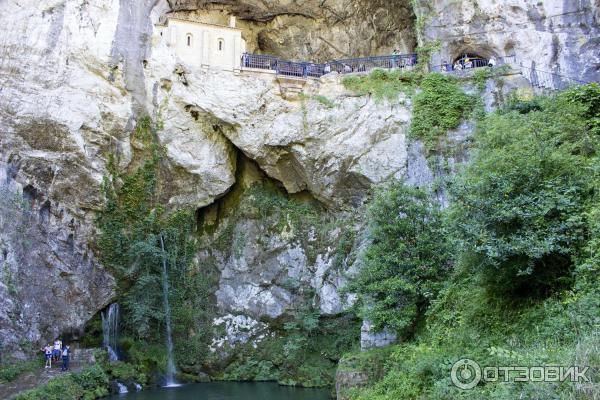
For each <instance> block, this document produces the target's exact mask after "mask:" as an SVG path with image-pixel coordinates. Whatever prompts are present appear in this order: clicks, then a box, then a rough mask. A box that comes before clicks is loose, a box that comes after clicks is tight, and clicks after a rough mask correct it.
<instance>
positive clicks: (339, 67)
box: [242, 53, 417, 78]
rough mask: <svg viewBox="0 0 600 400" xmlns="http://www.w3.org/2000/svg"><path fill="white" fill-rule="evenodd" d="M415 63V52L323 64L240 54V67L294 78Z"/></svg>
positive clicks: (397, 66)
mask: <svg viewBox="0 0 600 400" xmlns="http://www.w3.org/2000/svg"><path fill="white" fill-rule="evenodd" d="M416 63H417V55H416V54H398V55H392V56H377V57H363V58H348V59H344V60H335V61H331V62H328V63H324V64H317V63H310V62H295V61H286V60H281V59H279V58H277V57H273V56H267V55H262V54H249V53H244V54H243V55H242V68H257V69H265V70H272V71H275V72H276V73H277V75H283V76H291V77H296V78H308V77H310V78H320V77H321V76H323V75H326V74H328V73H330V72H338V73H340V74H349V73H353V72H368V71H371V70H373V69H376V68H382V69H393V68H408V67H412V66H414V65H416Z"/></svg>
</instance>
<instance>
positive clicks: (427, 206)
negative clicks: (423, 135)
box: [347, 182, 448, 334]
mask: <svg viewBox="0 0 600 400" xmlns="http://www.w3.org/2000/svg"><path fill="white" fill-rule="evenodd" d="M369 218H370V221H371V224H370V227H369V229H370V237H371V244H370V245H369V246H368V248H367V250H366V252H365V254H364V260H363V261H364V265H363V267H362V268H361V270H360V273H359V274H358V275H357V276H356V277H355V278H354V279H353V280H352V282H351V283H350V284H349V286H348V288H347V290H348V291H351V292H356V293H358V294H359V296H360V300H359V305H360V307H361V311H362V314H363V315H364V316H365V317H367V318H369V319H370V320H372V321H373V323H374V325H375V328H376V329H383V328H384V327H386V326H388V327H390V328H392V329H395V330H396V331H398V332H400V333H404V334H406V333H408V331H409V330H410V328H412V326H413V325H414V324H415V322H416V319H417V317H418V315H419V314H420V313H422V312H423V311H424V309H425V308H426V307H427V305H428V303H429V301H430V300H431V299H433V298H434V297H435V295H436V293H437V292H438V290H439V287H440V284H441V282H442V281H443V279H444V275H445V274H446V273H447V267H448V265H447V263H448V249H447V248H446V243H445V240H444V238H445V236H446V234H445V232H444V230H443V227H442V225H441V220H440V210H439V208H438V206H437V205H436V204H434V201H433V200H432V199H430V198H429V196H428V194H427V193H426V192H425V191H423V190H420V189H416V188H410V187H407V186H405V185H403V184H402V183H400V182H397V183H394V184H392V185H391V186H389V187H387V188H385V189H384V190H382V191H380V192H379V193H378V194H377V195H376V197H375V199H374V200H373V202H372V204H371V206H370V208H369Z"/></svg>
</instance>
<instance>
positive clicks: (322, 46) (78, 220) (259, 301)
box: [0, 0, 598, 350]
mask: <svg viewBox="0 0 600 400" xmlns="http://www.w3.org/2000/svg"><path fill="white" fill-rule="evenodd" d="M421 3H422V4H421V6H420V7H419V10H418V11H419V12H418V13H419V15H425V16H429V15H431V16H430V17H428V18H426V19H425V20H424V26H425V33H426V37H427V38H428V39H435V38H439V39H441V40H442V55H441V56H440V57H447V56H450V55H451V54H455V53H457V52H462V51H471V50H472V51H475V50H477V52H482V53H484V54H482V55H486V54H485V51H488V52H489V53H490V54H491V53H494V54H499V55H503V54H506V53H509V52H510V51H513V50H514V52H516V53H517V56H520V57H522V58H523V59H527V60H536V63H537V64H535V65H536V66H540V67H541V66H543V67H547V68H550V67H551V66H553V65H554V64H553V63H556V65H558V67H556V68H558V69H559V70H560V71H561V72H565V73H568V74H571V75H573V74H574V75H575V76H579V77H586V78H590V77H594V76H597V58H596V57H597V56H598V51H597V46H598V42H597V39H595V38H596V37H597V36H598V34H597V32H598V31H597V25H598V24H597V22H598V6H597V4H594V5H592V4H591V3H590V2H589V1H584V0H582V1H578V2H567V1H564V2H563V1H558V0H553V1H546V2H544V4H543V6H542V5H538V4H537V3H536V4H535V5H534V4H533V2H527V3H526V5H525V6H523V5H522V4H521V3H522V2H516V1H511V0H504V1H501V2H496V3H492V2H487V1H480V2H478V3H477V4H475V3H470V2H460V3H456V2H448V1H443V0H437V1H434V2H424V1H423V2H421ZM517 3H518V4H517ZM459 4H461V5H459ZM171 11H172V12H176V13H186V14H185V15H188V14H189V17H190V18H197V19H199V20H203V19H207V20H210V21H217V20H218V21H217V22H224V21H225V20H224V18H226V16H227V13H228V12H232V13H234V14H236V15H238V16H239V17H240V19H241V21H239V24H240V26H241V27H242V29H243V30H244V36H245V39H246V40H247V42H248V44H249V50H251V51H260V52H264V53H273V54H276V55H279V56H282V57H285V58H291V59H307V58H311V59H315V60H324V59H330V58H340V57H345V56H361V55H373V54H388V53H389V52H390V51H391V50H392V49H393V48H397V47H399V48H400V49H401V50H402V51H405V52H408V51H413V50H414V47H415V40H416V39H415V35H414V34H413V33H412V32H413V27H414V25H415V20H414V19H415V17H414V15H413V11H412V9H411V7H410V6H409V1H407V0H396V1H392V2H389V1H383V0H377V1H367V0H331V1H316V0H309V1H306V2H296V1H288V0H280V1H275V0H266V1H254V0H240V1H235V2H233V1H225V0H222V1H220V0H211V1H202V0H195V1H192V0H188V1H185V0H181V1H180V0H171V1H170V2H167V1H166V0H129V1H125V0H87V1H75V0H19V1H16V0H5V1H2V2H0V38H1V39H0V49H1V50H2V58H1V60H0V164H1V165H0V186H1V191H2V193H3V198H4V199H5V200H3V201H5V203H4V204H5V206H4V207H2V209H0V223H1V224H2V226H3V229H2V231H1V232H0V262H1V264H0V266H1V267H2V270H3V272H2V275H1V283H0V298H1V299H2V300H1V302H0V338H1V339H2V345H3V346H5V347H7V348H9V349H16V350H27V349H25V348H23V346H22V343H25V342H27V343H31V344H32V345H33V346H34V348H35V346H39V345H40V344H42V341H47V340H50V339H52V338H53V337H56V336H58V335H60V334H65V333H68V332H70V331H74V333H75V331H76V330H77V329H79V328H80V327H81V326H82V325H83V324H84V323H85V322H86V321H87V320H88V319H89V318H90V317H91V316H92V315H93V314H94V313H96V312H97V311H98V310H100V309H102V308H103V307H105V306H106V305H107V304H108V303H109V302H110V301H111V298H112V297H114V295H115V293H114V290H115V284H114V282H113V279H112V277H111V276H110V273H109V272H108V271H106V270H105V269H103V268H102V266H101V265H100V264H99V262H98V260H97V255H96V254H94V251H93V250H94V246H93V241H94V237H95V235H96V231H95V228H94V218H95V213H96V212H97V211H98V210H99V209H100V208H101V207H102V204H103V203H102V202H103V196H102V190H101V183H102V179H103V176H104V175H106V173H107V164H108V160H109V159H111V158H112V159H115V160H116V161H117V164H118V166H119V167H120V168H121V169H123V170H126V169H127V168H132V167H133V166H135V165H136V161H138V160H136V148H135V141H133V142H132V140H131V132H132V131H133V129H134V128H135V124H136V121H137V120H139V119H140V118H141V117H143V116H144V115H146V114H147V115H150V116H151V117H153V118H154V119H155V120H157V121H159V122H161V123H162V126H163V127H162V129H161V130H160V132H159V141H160V143H161V145H163V146H164V148H165V149H166V160H165V165H164V168H165V171H163V175H162V176H166V177H167V179H165V183H164V187H161V190H160V193H161V196H163V199H162V200H164V202H165V203H166V204H168V205H169V207H171V208H179V207H189V208H198V209H202V208H204V207H206V206H209V205H211V204H213V203H215V201H216V200H218V199H219V198H222V197H223V196H224V195H226V194H227V193H228V192H230V191H231V190H232V188H233V187H234V186H235V184H236V183H239V182H238V180H239V178H238V176H239V169H240V166H239V165H238V164H239V163H238V160H239V159H241V158H243V157H245V158H248V159H251V160H253V162H254V163H255V164H256V166H257V169H258V170H259V171H260V173H259V174H258V175H260V176H261V178H260V179H268V180H271V181H275V182H279V183H280V184H281V186H282V187H283V188H284V189H285V190H284V191H285V192H287V194H295V195H297V196H307V197H309V198H311V199H316V200H317V201H318V202H320V203H321V205H322V206H324V207H325V208H327V209H329V210H338V209H339V208H341V207H344V206H348V205H357V204H360V202H361V201H362V200H363V199H364V196H365V194H366V193H367V192H368V190H369V189H370V188H371V187H372V186H373V185H376V184H379V183H381V182H385V181H386V180H388V179H391V178H400V177H405V176H407V177H408V178H409V179H414V180H415V181H417V182H421V181H422V182H429V180H431V179H432V177H433V176H434V173H432V172H431V171H428V167H427V165H426V163H424V162H423V158H422V157H420V150H419V148H418V145H415V144H409V143H408V141H407V139H406V132H407V128H408V126H409V123H410V118H411V115H410V108H411V104H410V100H409V99H408V98H406V97H404V96H402V95H401V96H399V97H398V98H397V99H395V101H392V102H376V101H375V100H373V99H372V98H370V97H368V96H362V97H360V96H355V95H354V94H352V93H349V92H348V91H346V90H345V89H344V88H343V85H342V84H341V80H340V77H338V76H335V75H331V76H329V77H326V78H323V79H321V80H319V81H310V82H308V83H306V84H305V85H304V87H303V91H304V95H303V96H298V94H297V93H294V91H293V90H288V89H289V87H288V88H287V89H286V86H285V84H284V82H280V81H278V80H277V78H276V77H275V76H273V75H271V74H268V73H266V74H262V73H258V74H251V73H242V74H238V75H236V74H233V73H230V72H224V71H219V70H215V69H208V70H202V69H194V68H190V67H188V66H187V65H186V62H185V60H179V59H177V57H176V56H175V55H174V53H173V52H172V51H171V49H169V48H168V47H167V46H165V45H163V44H161V43H160V40H158V37H157V35H156V34H155V33H154V28H153V24H154V23H156V22H158V21H159V19H160V17H161V16H163V15H165V13H167V12H171ZM505 15H509V16H511V17H510V18H509V17H505ZM221 19H223V21H222V20H221ZM484 22H485V24H484ZM488 22H489V23H488ZM517 30H518V31H517ZM507 32H508V33H507ZM514 32H517V33H514ZM457 35H459V36H457ZM546 45H547V46H546ZM474 46H475V47H476V48H473V47H474ZM486 46H487V47H486ZM480 48H481V49H484V50H485V49H487V50H485V51H484V50H481V51H480ZM548 49H549V50H548ZM525 56H528V57H530V58H525ZM578 57H583V59H585V60H588V62H583V63H577V62H576V61H575V60H579V58H578ZM595 68H596V69H595ZM594 74H596V75H594ZM493 101H495V100H494V99H493V98H492V99H490V101H489V102H488V103H489V105H490V106H491V104H492V103H493ZM488 103H486V104H488ZM461 129H462V130H460V131H459V132H457V134H456V137H459V138H460V137H462V136H461V135H463V133H464V132H468V130H469V127H468V126H466V127H463V128H461ZM20 198H22V199H24V203H23V204H16V205H15V203H14V201H13V200H14V199H20ZM9 228H11V229H9ZM15 228H19V229H15ZM233 229H234V230H233V232H234V235H237V236H234V237H242V236H243V234H246V235H251V236H252V237H253V238H254V239H253V240H254V241H246V242H245V243H243V245H239V246H237V247H233V244H232V243H229V249H228V250H226V251H223V252H222V254H221V258H220V259H219V271H220V272H221V278H220V286H219V289H218V291H217V293H216V297H217V300H218V302H219V305H220V308H221V309H222V311H223V313H225V314H228V313H231V314H240V313H241V314H246V315H247V316H249V317H252V318H253V320H260V319H261V318H262V317H267V318H278V317H280V316H282V315H285V313H286V312H288V311H289V310H290V309H291V308H293V306H294V304H295V302H296V301H297V300H298V297H297V295H296V294H295V293H294V290H293V288H290V287H289V286H287V285H288V284H289V280H290V279H292V280H295V281H297V282H300V283H302V284H303V285H306V287H310V288H311V290H314V291H315V292H316V298H317V299H318V301H317V306H318V308H319V309H320V310H321V312H322V313H324V314H327V315H330V314H336V313H339V312H340V311H341V310H343V309H344V307H345V306H346V304H347V302H348V301H349V300H348V299H344V298H343V297H342V296H340V294H339V293H338V290H337V289H338V288H339V287H340V286H341V285H343V273H342V272H347V271H337V270H336V269H335V268H333V267H332V266H333V264H332V257H333V254H332V250H331V249H330V248H329V246H328V243H329V242H328V241H329V240H330V241H331V242H335V241H336V240H339V239H340V237H341V236H340V235H342V234H343V231H339V230H335V229H332V230H331V231H330V232H329V234H330V237H331V238H330V239H328V240H326V241H324V243H323V245H322V246H315V249H316V251H314V252H313V253H314V254H309V252H308V247H307V246H305V245H298V242H297V240H295V239H294V237H293V236H290V234H289V231H287V230H279V231H276V232H274V233H273V232H269V230H270V224H269V222H268V221H261V220H260V219H257V218H250V217H247V218H243V219H241V220H239V221H237V222H236V224H234V228H233ZM308 234H309V233H307V235H308ZM309 237H310V236H309ZM257 238H258V239H257ZM257 240H260V241H262V242H263V244H262V247H260V246H258V241H257ZM309 245H310V243H309ZM309 247H310V246H309ZM317 247H318V248H317ZM236 248H237V250H236V251H238V250H239V252H237V253H236V252H233V250H234V249H236ZM199 257H201V256H199ZM348 268H350V266H349V265H346V266H345V269H348Z"/></svg>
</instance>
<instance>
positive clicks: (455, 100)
mask: <svg viewBox="0 0 600 400" xmlns="http://www.w3.org/2000/svg"><path fill="white" fill-rule="evenodd" d="M421 89H422V90H421V92H420V93H417V94H416V95H415V96H414V97H413V119H412V123H411V126H410V135H411V137H413V138H418V139H421V140H423V142H424V144H425V148H426V149H427V150H429V151H431V150H434V149H435V148H436V147H437V143H438V140H439V138H440V137H441V136H442V135H444V134H445V133H446V132H447V131H448V130H449V129H454V128H456V127H458V125H459V124H460V122H461V120H462V119H463V118H464V117H465V115H466V114H467V113H468V112H469V111H470V110H471V109H472V107H473V105H474V101H473V98H472V97H471V96H469V95H467V94H466V93H465V92H464V91H463V90H462V89H461V88H460V86H459V85H458V82H457V80H456V79H454V78H453V77H451V76H447V75H442V74H438V73H433V74H429V75H427V76H426V77H425V79H423V81H422V82H421Z"/></svg>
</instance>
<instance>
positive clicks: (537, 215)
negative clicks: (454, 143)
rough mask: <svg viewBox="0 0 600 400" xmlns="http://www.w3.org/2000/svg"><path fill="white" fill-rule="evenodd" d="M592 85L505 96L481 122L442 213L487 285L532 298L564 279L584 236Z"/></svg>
mask: <svg viewBox="0 0 600 400" xmlns="http://www.w3.org/2000/svg"><path fill="white" fill-rule="evenodd" d="M598 91H599V88H598V86H597V85H595V88H593V87H591V86H590V87H583V88H578V89H572V90H570V91H567V92H565V93H562V94H560V95H558V96H557V97H555V98H546V99H540V100H539V101H536V107H521V106H520V105H519V104H516V105H515V104H514V103H513V104H511V105H510V106H509V108H507V109H506V110H504V111H501V112H497V113H494V114H491V115H489V116H487V117H486V118H485V120H484V121H483V122H482V127H481V129H480V131H479V132H478V134H477V136H476V140H475V147H476V150H475V153H474V154H475V157H474V160H473V162H472V163H471V164H470V165H469V166H468V167H467V168H466V170H465V171H463V173H461V174H459V176H458V178H457V179H456V181H455V182H454V184H453V188H452V197H453V205H452V207H451V210H450V218H451V220H452V225H453V227H454V232H453V236H454V237H455V238H456V244H457V246H458V249H459V251H460V252H461V255H462V257H463V261H464V262H465V264H466V265H467V266H468V268H469V269H470V270H471V271H472V272H474V273H479V274H480V275H481V276H482V278H483V280H484V281H485V282H486V283H487V284H489V287H492V288H495V289H496V290H499V291H507V292H510V293H511V294H513V295H515V294H517V295H518V294H522V295H524V296H531V295H535V294H537V295H546V294H548V293H549V292H550V291H552V290H554V289H556V288H560V287H564V286H565V285H568V284H569V283H570V281H571V278H572V276H571V272H572V270H573V265H574V259H575V258H576V257H577V256H578V254H579V253H580V251H581V249H582V247H583V246H584V245H585V243H586V239H587V237H588V236H589V232H588V231H589V229H588V228H587V224H586V219H585V215H584V210H585V205H586V203H587V202H588V201H589V199H590V198H591V197H590V196H591V194H592V192H593V188H592V187H591V182H592V181H593V179H590V177H591V176H593V174H592V172H591V170H590V167H591V165H592V156H593V154H594V153H595V151H596V150H595V149H596V148H597V142H598V135H597V134H593V124H592V120H593V118H594V117H592V114H593V113H590V111H589V110H590V109H592V108H593V107H592V106H591V105H590V104H588V100H589V99H590V98H596V99H597V97H596V96H597V95H598ZM594 101H597V100H594ZM596 107H597V106H596Z"/></svg>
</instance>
